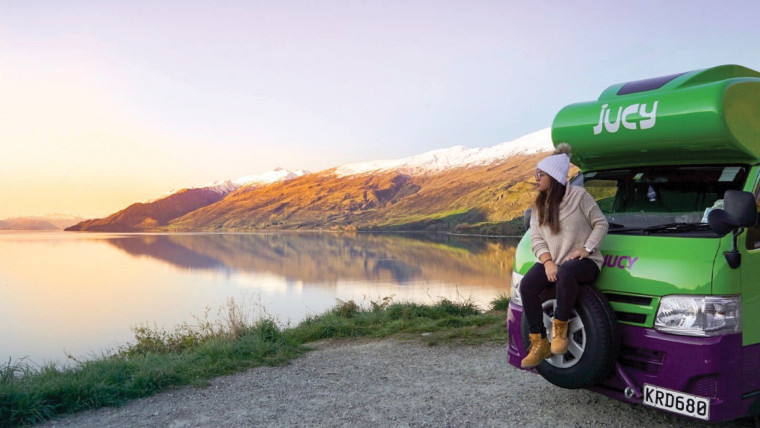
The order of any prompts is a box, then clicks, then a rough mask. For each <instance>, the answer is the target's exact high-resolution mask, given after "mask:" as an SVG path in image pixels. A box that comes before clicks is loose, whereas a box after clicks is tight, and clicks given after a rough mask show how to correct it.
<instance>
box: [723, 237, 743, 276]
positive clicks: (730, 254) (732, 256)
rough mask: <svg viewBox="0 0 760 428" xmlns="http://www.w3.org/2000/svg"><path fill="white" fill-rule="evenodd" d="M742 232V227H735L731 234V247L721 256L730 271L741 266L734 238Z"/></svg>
mask: <svg viewBox="0 0 760 428" xmlns="http://www.w3.org/2000/svg"><path fill="white" fill-rule="evenodd" d="M742 232H744V228H743V227H737V228H736V229H734V233H733V238H734V239H733V247H732V248H731V250H729V251H724V252H723V256H724V257H726V262H727V263H728V266H729V267H730V268H731V269H736V268H738V267H739V266H740V265H741V264H742V254H741V253H740V252H739V251H738V250H737V249H736V238H738V237H739V235H740V234H741V233H742Z"/></svg>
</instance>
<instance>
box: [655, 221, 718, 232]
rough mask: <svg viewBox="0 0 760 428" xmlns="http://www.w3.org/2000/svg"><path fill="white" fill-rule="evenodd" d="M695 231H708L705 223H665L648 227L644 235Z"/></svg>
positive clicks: (708, 227) (708, 226)
mask: <svg viewBox="0 0 760 428" xmlns="http://www.w3.org/2000/svg"><path fill="white" fill-rule="evenodd" d="M696 230H710V225H708V224H707V223H667V224H658V225H656V226H650V227H647V228H645V229H644V232H646V233H685V232H694V231H696Z"/></svg>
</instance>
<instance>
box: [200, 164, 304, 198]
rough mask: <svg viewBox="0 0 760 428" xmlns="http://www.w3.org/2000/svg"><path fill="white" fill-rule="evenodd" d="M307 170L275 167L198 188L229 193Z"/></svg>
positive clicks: (287, 178) (274, 181)
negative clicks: (259, 172)
mask: <svg viewBox="0 0 760 428" xmlns="http://www.w3.org/2000/svg"><path fill="white" fill-rule="evenodd" d="M308 173H309V172H308V171H306V170H303V169H299V170H297V171H288V170H287V169H284V168H275V169H273V170H271V171H267V172H263V173H261V174H252V175H244V176H242V177H238V178H236V179H234V180H225V181H215V182H213V183H207V184H206V185H204V186H201V187H200V188H203V189H209V190H213V191H215V192H218V193H230V192H233V191H235V190H237V189H239V188H241V187H243V186H252V185H263V184H272V183H276V182H278V181H286V180H290V179H293V178H296V177H301V176H303V175H306V174H308Z"/></svg>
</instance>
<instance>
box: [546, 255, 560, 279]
mask: <svg viewBox="0 0 760 428" xmlns="http://www.w3.org/2000/svg"><path fill="white" fill-rule="evenodd" d="M544 270H546V278H547V279H548V280H549V282H557V271H558V270H559V267H557V264H556V263H554V261H552V260H548V261H546V262H545V263H544Z"/></svg>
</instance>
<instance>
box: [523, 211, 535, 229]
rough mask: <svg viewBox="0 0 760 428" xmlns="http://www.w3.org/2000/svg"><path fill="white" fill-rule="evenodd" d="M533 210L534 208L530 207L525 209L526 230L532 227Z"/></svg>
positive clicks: (524, 223)
mask: <svg viewBox="0 0 760 428" xmlns="http://www.w3.org/2000/svg"><path fill="white" fill-rule="evenodd" d="M531 211H533V210H532V209H530V208H528V209H527V210H525V214H524V215H523V227H524V228H525V230H528V229H530V213H531Z"/></svg>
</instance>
